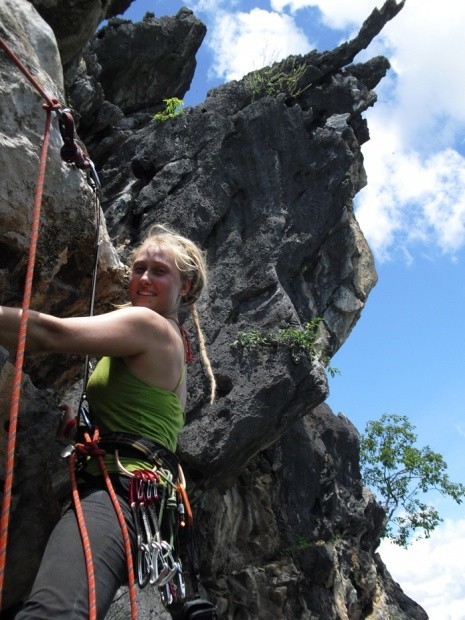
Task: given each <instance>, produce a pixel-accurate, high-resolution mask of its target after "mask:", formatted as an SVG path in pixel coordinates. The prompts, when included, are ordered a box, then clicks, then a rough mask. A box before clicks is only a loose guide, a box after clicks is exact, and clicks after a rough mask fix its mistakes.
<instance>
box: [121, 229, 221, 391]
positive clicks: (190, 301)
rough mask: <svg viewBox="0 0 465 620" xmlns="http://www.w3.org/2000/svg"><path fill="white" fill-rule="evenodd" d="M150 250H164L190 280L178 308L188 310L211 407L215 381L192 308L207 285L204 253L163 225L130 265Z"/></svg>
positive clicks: (146, 242) (132, 256)
mask: <svg viewBox="0 0 465 620" xmlns="http://www.w3.org/2000/svg"><path fill="white" fill-rule="evenodd" d="M150 246H157V247H159V248H161V249H163V250H165V251H166V252H167V253H168V254H169V255H170V256H171V257H172V258H173V260H174V263H175V265H176V267H177V269H178V270H179V273H180V274H181V280H183V281H184V280H188V279H190V280H191V286H190V288H189V291H188V292H187V293H186V294H185V295H184V296H183V297H182V298H181V303H180V307H181V308H189V309H190V312H191V316H192V322H193V324H194V328H195V332H196V335H197V341H198V345H199V353H200V357H201V359H202V363H203V365H204V368H205V371H206V373H207V375H208V378H209V380H210V403H213V401H214V400H215V392H216V379H215V375H214V374H213V370H212V367H211V363H210V359H209V357H208V354H207V348H206V346H205V337H204V335H203V331H202V328H201V325H200V317H199V313H198V310H197V307H196V305H195V304H196V301H197V300H198V299H199V297H200V295H201V293H202V290H203V289H204V287H205V285H206V283H207V268H206V264H205V258H204V254H205V253H204V252H203V251H202V250H201V249H200V248H199V247H198V246H197V245H196V244H195V243H194V242H193V241H191V240H190V239H187V238H186V237H183V236H182V235H180V234H178V233H177V232H175V231H173V230H171V229H169V228H168V227H166V226H164V225H162V224H155V225H154V226H152V227H151V228H150V229H149V233H148V236H147V237H146V238H145V239H144V241H143V242H142V244H141V245H139V246H138V247H137V248H136V249H135V250H134V251H133V252H132V255H131V263H133V262H134V260H135V258H136V256H137V255H138V254H139V252H140V251H141V250H144V249H145V248H147V247H150Z"/></svg>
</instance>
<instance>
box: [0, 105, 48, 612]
mask: <svg viewBox="0 0 465 620" xmlns="http://www.w3.org/2000/svg"><path fill="white" fill-rule="evenodd" d="M44 108H45V110H46V112H47V117H46V122H45V129H44V136H43V141H42V149H41V153H40V159H39V171H38V174H37V184H36V192H35V198H34V207H33V212H32V226H31V239H30V247H29V259H28V263H27V271H26V280H25V285H24V297H23V304H22V312H21V318H20V325H19V333H18V346H17V350H16V363H15V372H14V376H13V388H12V396H11V408H10V419H9V420H10V421H9V427H8V444H7V451H6V463H5V487H4V494H3V502H2V514H1V519H0V609H1V603H2V594H3V582H4V575H5V564H6V549H7V544H8V527H9V520H10V508H11V491H12V487H13V468H14V459H15V447H16V435H17V427H18V411H19V399H20V393H21V379H22V374H23V362H24V352H25V348H26V331H27V318H28V311H29V306H30V301H31V292H32V278H33V275H34V266H35V258H36V251H37V241H38V237H39V221H40V209H41V204H42V194H43V187H44V178H45V167H46V163H47V152H48V146H49V142H50V125H51V116H52V111H53V110H55V109H57V108H59V104H58V102H57V100H56V99H53V100H52V99H51V100H49V101H48V102H47V103H46V104H44Z"/></svg>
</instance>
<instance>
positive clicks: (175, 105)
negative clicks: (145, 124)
mask: <svg viewBox="0 0 465 620" xmlns="http://www.w3.org/2000/svg"><path fill="white" fill-rule="evenodd" d="M163 103H164V104H165V108H164V109H163V110H161V111H160V112H157V114H154V116H153V120H154V121H158V122H159V123H164V122H166V121H168V120H170V119H173V118H177V117H178V116H181V114H183V112H184V110H183V109H182V106H183V105H184V101H183V100H182V99H178V98H177V97H171V99H163Z"/></svg>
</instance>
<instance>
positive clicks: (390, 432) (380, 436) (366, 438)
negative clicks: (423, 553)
mask: <svg viewBox="0 0 465 620" xmlns="http://www.w3.org/2000/svg"><path fill="white" fill-rule="evenodd" d="M417 439H418V437H417V435H416V433H415V427H414V426H413V425H412V424H411V423H410V421H409V419H408V418H407V416H401V415H393V414H384V415H383V416H382V417H381V418H380V419H379V420H375V421H370V422H368V424H367V426H366V429H365V434H364V435H362V439H361V445H360V462H361V469H362V477H363V479H364V482H365V484H367V486H369V487H372V488H373V489H374V490H376V491H377V493H378V495H379V496H380V497H381V498H382V499H381V502H380V503H381V505H382V506H383V508H384V510H385V512H386V517H385V522H384V532H383V536H385V537H389V538H391V539H392V540H393V542H395V543H396V544H397V545H399V546H401V547H407V546H408V544H409V542H410V541H411V539H412V536H413V535H414V533H415V532H416V531H420V532H421V531H422V532H423V534H424V536H425V537H426V538H429V536H430V535H431V532H432V531H433V530H434V529H435V527H436V526H437V525H438V524H439V523H441V522H442V521H443V519H442V518H441V517H440V516H439V513H438V511H437V509H436V508H435V507H434V506H431V505H429V504H427V503H426V502H425V501H422V499H421V495H422V494H425V493H429V492H430V491H438V492H439V493H441V495H443V496H449V497H451V498H452V499H453V500H454V501H456V502H457V503H458V504H460V503H462V500H463V497H464V495H465V486H464V485H462V484H460V483H454V482H451V481H450V480H449V476H448V475H447V474H446V470H447V464H446V463H445V461H444V459H443V457H442V456H441V455H440V454H438V453H437V452H433V450H431V448H430V447H429V446H425V447H424V448H418V447H416V445H415V444H416V442H417ZM417 538H421V535H420V536H418V537H417Z"/></svg>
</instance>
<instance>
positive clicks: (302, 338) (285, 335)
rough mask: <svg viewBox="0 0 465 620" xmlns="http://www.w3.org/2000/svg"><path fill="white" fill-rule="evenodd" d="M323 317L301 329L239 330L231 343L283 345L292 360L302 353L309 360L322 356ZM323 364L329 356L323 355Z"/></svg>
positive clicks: (240, 344) (259, 345)
mask: <svg viewBox="0 0 465 620" xmlns="http://www.w3.org/2000/svg"><path fill="white" fill-rule="evenodd" d="M322 320H323V319H322V318H321V317H316V318H315V319H313V320H312V321H310V323H306V324H305V325H304V326H303V329H302V328H300V327H285V328H282V329H279V330H278V331H274V332H267V333H265V334H264V333H260V332H259V331H258V329H256V328H254V327H252V328H251V329H248V330H245V331H243V332H239V333H238V335H237V339H236V340H235V342H234V343H233V344H234V345H236V346H242V347H274V346H285V347H287V348H288V349H290V352H291V356H292V360H293V361H294V362H295V363H298V362H299V361H300V359H301V357H302V355H304V356H305V357H307V358H308V359H309V360H310V361H312V360H313V359H315V358H320V359H321V357H322V354H323V348H322V346H321V344H320V343H319V342H318V336H319V330H318V326H319V324H320V322H321V321H322ZM324 360H325V366H327V363H328V362H329V358H327V357H325V358H324ZM327 371H328V372H329V374H330V375H331V376H332V377H334V376H335V375H336V374H340V371H339V370H338V369H337V368H332V367H331V366H327Z"/></svg>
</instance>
